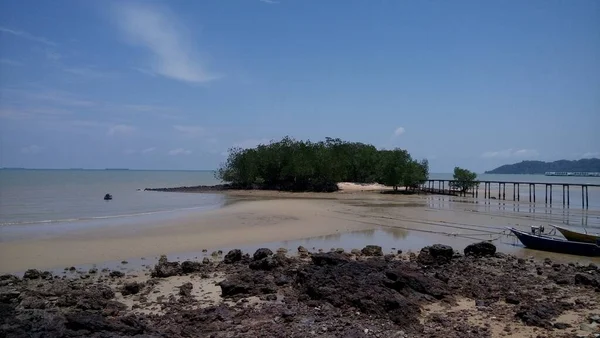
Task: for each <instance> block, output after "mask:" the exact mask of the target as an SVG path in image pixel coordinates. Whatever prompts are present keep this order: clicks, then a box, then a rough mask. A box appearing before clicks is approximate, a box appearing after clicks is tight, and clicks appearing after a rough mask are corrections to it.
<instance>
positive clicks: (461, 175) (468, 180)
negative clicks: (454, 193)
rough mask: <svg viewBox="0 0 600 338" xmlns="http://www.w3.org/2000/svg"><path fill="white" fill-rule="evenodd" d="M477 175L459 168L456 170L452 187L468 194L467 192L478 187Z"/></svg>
mask: <svg viewBox="0 0 600 338" xmlns="http://www.w3.org/2000/svg"><path fill="white" fill-rule="evenodd" d="M476 179H477V174H476V173H474V172H472V171H469V170H467V169H462V168H459V167H455V168H454V182H452V186H454V187H455V188H458V189H459V190H460V191H461V192H463V193H464V192H466V191H467V190H469V189H471V188H473V187H475V186H476V185H477V181H476Z"/></svg>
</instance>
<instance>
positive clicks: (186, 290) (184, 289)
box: [179, 282, 194, 297]
mask: <svg viewBox="0 0 600 338" xmlns="http://www.w3.org/2000/svg"><path fill="white" fill-rule="evenodd" d="M193 289H194V285H192V283H190V282H187V283H185V284H183V285H181V286H180V287H179V295H180V296H183V297H191V296H192V290H193Z"/></svg>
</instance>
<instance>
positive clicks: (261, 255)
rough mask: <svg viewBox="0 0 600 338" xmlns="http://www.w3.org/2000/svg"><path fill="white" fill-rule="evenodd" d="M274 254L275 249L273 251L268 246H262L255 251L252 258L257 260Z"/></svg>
mask: <svg viewBox="0 0 600 338" xmlns="http://www.w3.org/2000/svg"><path fill="white" fill-rule="evenodd" d="M272 255H273V251H271V249H267V248H260V249H258V250H256V252H254V255H253V256H252V259H253V260H255V261H258V260H261V259H263V258H267V257H269V256H272Z"/></svg>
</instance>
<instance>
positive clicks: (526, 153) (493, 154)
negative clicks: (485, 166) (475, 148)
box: [481, 149, 539, 158]
mask: <svg viewBox="0 0 600 338" xmlns="http://www.w3.org/2000/svg"><path fill="white" fill-rule="evenodd" d="M538 156H539V152H538V151H537V150H535V149H518V150H513V149H504V150H498V151H486V152H484V153H483V154H481V157H483V158H511V157H521V158H525V157H526V158H532V157H538Z"/></svg>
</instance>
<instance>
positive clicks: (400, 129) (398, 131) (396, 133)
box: [394, 127, 406, 137]
mask: <svg viewBox="0 0 600 338" xmlns="http://www.w3.org/2000/svg"><path fill="white" fill-rule="evenodd" d="M405 131H406V130H405V129H404V127H398V128H396V130H394V137H398V136H400V135H402V134H404V132H405Z"/></svg>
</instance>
